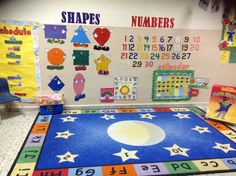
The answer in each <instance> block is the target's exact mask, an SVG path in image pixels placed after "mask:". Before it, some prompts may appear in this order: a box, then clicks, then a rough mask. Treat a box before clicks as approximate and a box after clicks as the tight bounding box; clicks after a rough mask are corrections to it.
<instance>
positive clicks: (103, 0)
mask: <svg viewBox="0 0 236 176" xmlns="http://www.w3.org/2000/svg"><path fill="white" fill-rule="evenodd" d="M198 2H199V0H99V1H98V0H84V1H82V0H4V1H1V2H0V18H1V19H12V20H29V21H36V22H40V23H47V24H60V23H61V12H62V11H72V12H88V13H99V14H101V17H100V19H101V23H100V25H101V26H120V27H130V26H131V16H154V17H159V16H160V17H174V18H175V27H174V28H175V29H209V30H221V27H222V25H221V17H222V9H223V8H222V7H221V9H220V11H219V12H217V13H211V10H210V8H208V10H207V11H204V10H202V9H201V8H199V7H198Z"/></svg>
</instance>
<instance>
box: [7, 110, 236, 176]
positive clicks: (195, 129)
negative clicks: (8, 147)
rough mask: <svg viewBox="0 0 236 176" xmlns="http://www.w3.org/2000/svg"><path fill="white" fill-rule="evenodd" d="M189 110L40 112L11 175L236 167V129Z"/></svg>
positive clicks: (145, 175)
mask: <svg viewBox="0 0 236 176" xmlns="http://www.w3.org/2000/svg"><path fill="white" fill-rule="evenodd" d="M204 114H205V112H204V111H202V110H201V109H198V108H195V107H189V108H174V107H172V108H169V107H161V108H140V109H139V108H132V109H125V108H120V109H96V110H95V109H88V110H71V111H70V110H67V111H64V112H63V114H60V115H40V114H38V116H37V117H36V120H35V122H34V124H33V126H32V128H31V130H30V131H29V134H28V136H27V138H26V139H25V142H24V144H23V146H22V147H21V149H20V151H19V154H18V156H17V158H16V160H15V162H14V164H13V166H12V168H11V171H10V172H9V175H14V176H16V175H27V176H30V175H33V176H44V175H45V176H46V175H47V176H54V175H57V176H78V175H79V176H80V175H83V176H110V175H111V176H112V175H115V176H120V175H122V176H124V175H125V176H136V175H142V176H154V175H177V174H184V175H186V174H203V173H217V172H231V171H236V133H235V131H233V130H232V129H230V128H229V127H227V126H225V125H223V124H221V123H219V122H216V121H209V120H206V119H204Z"/></svg>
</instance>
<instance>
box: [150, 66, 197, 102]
mask: <svg viewBox="0 0 236 176" xmlns="http://www.w3.org/2000/svg"><path fill="white" fill-rule="evenodd" d="M152 81H153V83H152V100H153V101H179V100H189V99H190V98H191V97H190V96H189V91H190V89H191V85H192V84H193V83H194V71H193V70H156V71H154V72H153V80H152Z"/></svg>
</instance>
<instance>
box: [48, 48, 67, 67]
mask: <svg viewBox="0 0 236 176" xmlns="http://www.w3.org/2000/svg"><path fill="white" fill-rule="evenodd" d="M48 61H49V62H50V64H52V65H61V64H62V63H63V62H64V61H65V53H64V52H63V51H62V50H61V49H59V48H53V49H51V50H50V51H48Z"/></svg>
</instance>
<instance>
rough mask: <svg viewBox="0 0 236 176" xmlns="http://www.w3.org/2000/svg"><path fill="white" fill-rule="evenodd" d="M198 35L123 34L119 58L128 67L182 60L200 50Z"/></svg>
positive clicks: (152, 65) (153, 65) (187, 58)
mask: <svg viewBox="0 0 236 176" xmlns="http://www.w3.org/2000/svg"><path fill="white" fill-rule="evenodd" d="M200 41H201V37H200V36H188V35H185V36H172V35H165V36H164V35H159V36H158V35H124V36H123V43H122V44H121V54H120V59H121V60H122V62H123V65H128V66H129V67H156V66H157V63H158V60H163V61H171V60H172V61H174V60H176V61H178V60H180V61H184V60H190V59H191V56H192V55H193V54H194V53H195V52H198V51H199V50H200Z"/></svg>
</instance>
